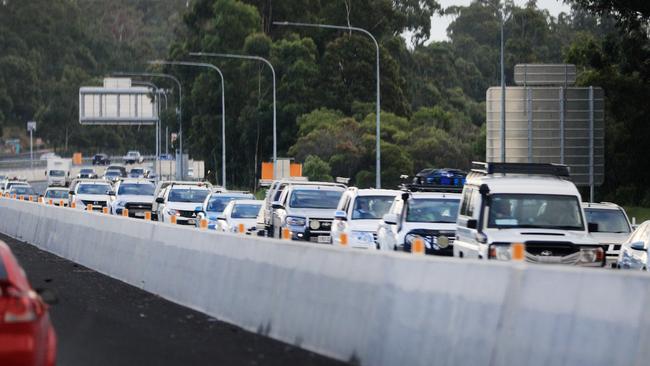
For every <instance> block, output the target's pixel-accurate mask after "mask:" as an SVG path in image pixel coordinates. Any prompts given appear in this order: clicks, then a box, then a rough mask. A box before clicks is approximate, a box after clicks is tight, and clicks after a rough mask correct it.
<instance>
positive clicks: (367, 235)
mask: <svg viewBox="0 0 650 366" xmlns="http://www.w3.org/2000/svg"><path fill="white" fill-rule="evenodd" d="M350 239H352V241H356V242H358V243H363V244H373V243H374V242H375V238H374V237H373V235H372V233H371V232H369V231H351V232H350Z"/></svg>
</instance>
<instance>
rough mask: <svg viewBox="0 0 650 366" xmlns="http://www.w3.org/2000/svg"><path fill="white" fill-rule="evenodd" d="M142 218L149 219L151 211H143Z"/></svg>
mask: <svg viewBox="0 0 650 366" xmlns="http://www.w3.org/2000/svg"><path fill="white" fill-rule="evenodd" d="M144 219H145V220H147V221H151V211H145V213H144Z"/></svg>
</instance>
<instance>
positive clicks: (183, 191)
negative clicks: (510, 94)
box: [167, 188, 210, 203]
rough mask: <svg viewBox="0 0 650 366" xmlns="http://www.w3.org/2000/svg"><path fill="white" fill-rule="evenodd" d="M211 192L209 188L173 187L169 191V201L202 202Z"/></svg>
mask: <svg viewBox="0 0 650 366" xmlns="http://www.w3.org/2000/svg"><path fill="white" fill-rule="evenodd" d="M209 193H210V191H209V190H207V189H193V188H173V189H172V190H171V191H170V192H169V197H167V201H169V202H195V203H202V202H203V201H204V200H205V197H207V196H208V194H209Z"/></svg>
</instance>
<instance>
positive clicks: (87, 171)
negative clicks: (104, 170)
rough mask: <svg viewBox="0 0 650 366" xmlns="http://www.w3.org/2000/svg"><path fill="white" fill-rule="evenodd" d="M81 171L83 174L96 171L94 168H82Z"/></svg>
mask: <svg viewBox="0 0 650 366" xmlns="http://www.w3.org/2000/svg"><path fill="white" fill-rule="evenodd" d="M79 173H81V174H92V173H94V171H93V170H92V169H81V170H80V171H79Z"/></svg>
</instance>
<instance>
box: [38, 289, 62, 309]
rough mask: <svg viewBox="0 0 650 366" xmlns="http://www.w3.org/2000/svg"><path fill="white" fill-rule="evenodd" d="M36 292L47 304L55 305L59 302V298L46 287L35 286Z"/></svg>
mask: <svg viewBox="0 0 650 366" xmlns="http://www.w3.org/2000/svg"><path fill="white" fill-rule="evenodd" d="M36 293H37V294H38V295H39V296H40V297H41V299H42V300H43V302H44V303H46V304H48V305H55V304H58V303H59V298H58V296H56V294H55V293H54V291H52V290H50V289H46V288H37V289H36Z"/></svg>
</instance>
